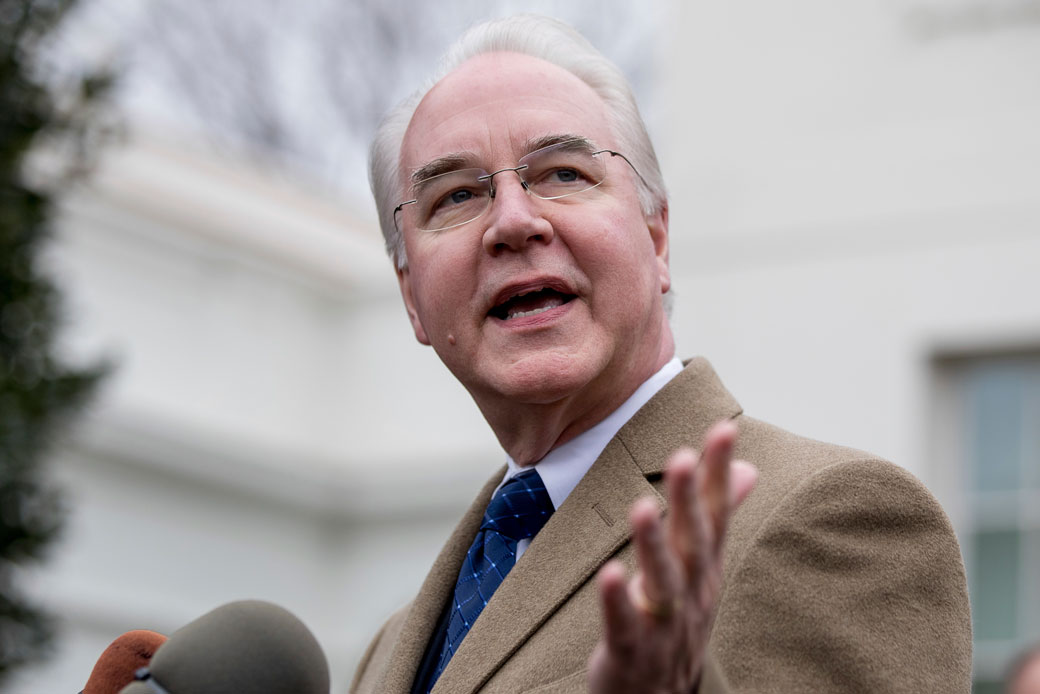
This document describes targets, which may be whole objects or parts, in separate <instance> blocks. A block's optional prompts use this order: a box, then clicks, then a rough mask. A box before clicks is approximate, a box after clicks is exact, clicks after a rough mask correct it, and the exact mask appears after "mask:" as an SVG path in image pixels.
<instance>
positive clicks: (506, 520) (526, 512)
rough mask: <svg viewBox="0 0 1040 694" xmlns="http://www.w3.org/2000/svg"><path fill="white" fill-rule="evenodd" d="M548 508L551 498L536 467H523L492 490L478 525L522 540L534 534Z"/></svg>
mask: <svg viewBox="0 0 1040 694" xmlns="http://www.w3.org/2000/svg"><path fill="white" fill-rule="evenodd" d="M552 512H553V505H552V500H550V499H549V492H547V491H545V485H544V484H542V478H541V477H540V476H539V475H538V471H537V470H525V471H524V472H521V473H520V474H519V475H517V476H516V477H513V478H512V479H511V480H509V481H508V482H506V483H505V484H504V485H502V488H501V489H499V490H498V491H497V492H496V493H495V496H494V497H493V498H492V499H491V503H490V504H488V507H487V511H485V512H484V522H483V523H481V525H480V527H481V529H491V530H495V531H496V532H498V533H500V534H502V535H504V536H506V537H508V538H510V539H513V540H524V539H526V538H529V537H534V536H535V535H536V534H537V533H538V531H539V530H541V529H542V526H543V525H545V522H546V521H547V520H549V516H551V515H552Z"/></svg>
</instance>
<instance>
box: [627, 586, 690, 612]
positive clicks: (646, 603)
mask: <svg viewBox="0 0 1040 694" xmlns="http://www.w3.org/2000/svg"><path fill="white" fill-rule="evenodd" d="M630 594H631V596H632V602H634V603H635V604H636V607H638V608H639V609H640V610H642V611H643V612H644V613H645V614H647V615H649V616H651V617H654V618H655V619H667V618H668V617H671V616H672V615H673V614H675V613H676V612H678V611H679V606H680V605H681V604H682V603H681V601H680V600H679V598H674V599H672V600H671V601H670V602H654V601H653V600H651V599H650V598H648V597H646V593H645V592H643V588H642V586H640V587H638V588H635V589H633V590H632V591H631V593H630Z"/></svg>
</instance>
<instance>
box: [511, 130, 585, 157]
mask: <svg viewBox="0 0 1040 694" xmlns="http://www.w3.org/2000/svg"><path fill="white" fill-rule="evenodd" d="M562 144H566V145H567V147H566V148H565V149H567V150H571V151H580V152H589V153H592V152H595V151H596V145H594V144H592V140H590V139H589V138H587V137H584V136H582V135H572V134H570V133H559V134H553V135H542V136H541V137H534V138H530V139H528V140H527V142H525V143H524V151H525V152H526V153H527V154H530V153H531V152H533V151H535V150H537V149H542V148H544V147H552V146H553V145H562Z"/></svg>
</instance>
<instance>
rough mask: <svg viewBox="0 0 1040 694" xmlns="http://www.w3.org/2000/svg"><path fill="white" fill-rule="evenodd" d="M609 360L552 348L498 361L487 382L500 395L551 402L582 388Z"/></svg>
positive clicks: (516, 398)
mask: <svg viewBox="0 0 1040 694" xmlns="http://www.w3.org/2000/svg"><path fill="white" fill-rule="evenodd" d="M601 362H602V363H601ZM605 364H606V360H605V359H597V358H594V357H591V356H590V355H589V354H585V353H576V352H573V351H572V352H559V351H552V352H548V353H539V354H532V355H527V356H524V357H522V358H520V359H516V360H514V361H510V362H508V363H502V364H496V365H494V366H495V367H496V368H493V370H492V373H489V374H487V376H488V378H487V380H486V381H485V382H486V383H487V384H488V385H489V386H490V387H491V390H493V391H494V392H495V393H496V394H497V395H498V396H499V397H504V398H506V399H508V400H511V401H515V402H524V403H531V404H549V403H553V402H556V401H558V400H561V399H563V398H566V397H568V396H570V395H573V394H575V393H577V392H579V391H581V389H582V388H584V387H586V386H587V385H588V384H589V383H590V382H592V381H593V380H594V379H595V378H596V376H597V375H598V374H599V373H600V372H601V371H602V369H603V367H604V366H605Z"/></svg>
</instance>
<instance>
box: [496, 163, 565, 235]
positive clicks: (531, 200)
mask: <svg viewBox="0 0 1040 694" xmlns="http://www.w3.org/2000/svg"><path fill="white" fill-rule="evenodd" d="M539 202H540V201H539V200H538V198H536V197H535V196H533V195H531V194H529V193H528V192H527V190H526V189H525V188H524V186H523V184H522V183H521V181H520V177H519V176H518V175H516V174H515V173H512V172H509V171H506V172H503V173H501V174H498V175H497V176H496V177H495V197H494V199H493V200H492V201H491V209H490V210H488V214H489V217H488V222H487V228H486V229H485V230H484V236H483V243H484V250H485V251H486V252H487V253H489V254H490V255H498V254H500V253H504V252H507V251H521V250H524V249H525V248H526V247H527V245H528V244H531V243H543V244H548V243H550V242H551V241H552V239H553V236H554V231H553V227H552V224H551V223H550V222H549V220H548V219H546V218H545V217H544V216H542V214H541V210H540V206H539V205H538V203H539Z"/></svg>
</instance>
